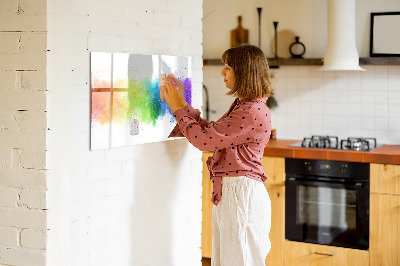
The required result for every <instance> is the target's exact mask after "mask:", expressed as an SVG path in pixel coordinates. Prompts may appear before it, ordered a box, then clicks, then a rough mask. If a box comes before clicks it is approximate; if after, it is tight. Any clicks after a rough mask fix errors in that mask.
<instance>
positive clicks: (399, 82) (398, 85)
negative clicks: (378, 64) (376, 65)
mask: <svg viewBox="0 0 400 266" xmlns="http://www.w3.org/2000/svg"><path fill="white" fill-rule="evenodd" d="M388 89H389V90H391V91H398V90H400V75H397V76H389V78H388Z"/></svg>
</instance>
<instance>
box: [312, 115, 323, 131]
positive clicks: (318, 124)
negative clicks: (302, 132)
mask: <svg viewBox="0 0 400 266" xmlns="http://www.w3.org/2000/svg"><path fill="white" fill-rule="evenodd" d="M323 121H324V116H323V115H322V114H320V113H315V114H312V115H311V126H312V127H313V128H321V129H322V127H323Z"/></svg>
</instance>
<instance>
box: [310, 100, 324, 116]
mask: <svg viewBox="0 0 400 266" xmlns="http://www.w3.org/2000/svg"><path fill="white" fill-rule="evenodd" d="M323 110H324V104H323V103H322V102H311V114H312V115H316V114H319V115H321V116H322V113H323Z"/></svg>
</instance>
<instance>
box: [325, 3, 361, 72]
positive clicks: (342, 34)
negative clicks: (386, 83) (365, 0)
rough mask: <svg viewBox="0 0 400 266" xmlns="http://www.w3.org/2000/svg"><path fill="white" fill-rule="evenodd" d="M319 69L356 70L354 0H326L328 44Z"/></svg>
mask: <svg viewBox="0 0 400 266" xmlns="http://www.w3.org/2000/svg"><path fill="white" fill-rule="evenodd" d="M320 70H323V71H338V70H358V71H365V69H363V68H361V67H360V65H359V57H358V52H357V47H356V2H355V0H328V44H327V47H326V51H325V56H324V65H323V66H322V67H321V69H320Z"/></svg>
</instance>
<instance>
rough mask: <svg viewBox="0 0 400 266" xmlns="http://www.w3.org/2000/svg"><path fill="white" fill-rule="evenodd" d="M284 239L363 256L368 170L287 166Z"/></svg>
mask: <svg viewBox="0 0 400 266" xmlns="http://www.w3.org/2000/svg"><path fill="white" fill-rule="evenodd" d="M285 169H286V203H285V208H286V209H285V215H286V218H285V235H286V239H288V240H292V241H301V242H308V243H316V244H322V245H331V246H338V247H347V248H355V249H363V250H367V249H368V246H369V164H367V163H355V162H340V161H322V160H306V159H289V158H287V159H286V161H285Z"/></svg>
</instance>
